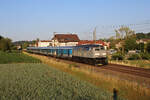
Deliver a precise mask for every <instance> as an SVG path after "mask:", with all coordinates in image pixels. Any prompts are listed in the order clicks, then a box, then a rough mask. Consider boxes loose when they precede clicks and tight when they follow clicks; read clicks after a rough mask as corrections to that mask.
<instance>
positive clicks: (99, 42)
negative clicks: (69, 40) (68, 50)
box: [78, 40, 105, 45]
mask: <svg viewBox="0 0 150 100" xmlns="http://www.w3.org/2000/svg"><path fill="white" fill-rule="evenodd" d="M84 44H101V45H105V43H104V42H103V41H101V40H96V41H93V40H80V41H79V42H78V45H84Z"/></svg>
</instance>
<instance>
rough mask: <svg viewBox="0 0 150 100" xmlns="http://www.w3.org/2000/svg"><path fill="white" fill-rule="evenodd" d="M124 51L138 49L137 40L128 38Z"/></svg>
mask: <svg viewBox="0 0 150 100" xmlns="http://www.w3.org/2000/svg"><path fill="white" fill-rule="evenodd" d="M123 47H124V50H125V51H129V50H135V49H136V48H137V43H136V39H135V38H132V37H131V38H128V39H126V40H125V41H124V45H123Z"/></svg>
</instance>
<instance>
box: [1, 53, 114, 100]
mask: <svg viewBox="0 0 150 100" xmlns="http://www.w3.org/2000/svg"><path fill="white" fill-rule="evenodd" d="M39 62H41V61H40V60H39V59H36V58H34V57H31V56H28V55H26V54H22V53H6V52H0V63H1V64H0V100H42V99H44V100H60V99H61V100H77V99H78V100H83V99H84V100H85V99H86V100H91V99H93V100H111V99H112V93H110V92H106V91H105V90H101V89H99V88H97V87H95V86H94V85H91V84H89V83H88V82H85V81H81V80H79V79H77V78H76V77H73V76H71V75H69V74H67V73H64V72H62V71H59V70H57V69H55V68H52V67H49V66H47V65H44V64H41V63H39ZM2 63H3V64H2ZM17 63H19V64H17Z"/></svg>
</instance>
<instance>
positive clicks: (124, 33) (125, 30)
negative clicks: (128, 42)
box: [115, 26, 135, 39]
mask: <svg viewBox="0 0 150 100" xmlns="http://www.w3.org/2000/svg"><path fill="white" fill-rule="evenodd" d="M115 32H116V39H124V38H129V37H130V36H133V35H134V34H135V32H134V31H133V30H131V29H130V28H129V27H125V26H122V27H121V28H120V29H118V30H115Z"/></svg>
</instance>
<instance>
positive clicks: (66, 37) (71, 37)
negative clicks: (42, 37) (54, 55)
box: [52, 34, 80, 42]
mask: <svg viewBox="0 0 150 100" xmlns="http://www.w3.org/2000/svg"><path fill="white" fill-rule="evenodd" d="M53 39H57V40H58V41H59V42H79V41H80V39H79V38H78V36H77V35H76V34H55V35H54V37H53V38H52V40H53Z"/></svg>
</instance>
